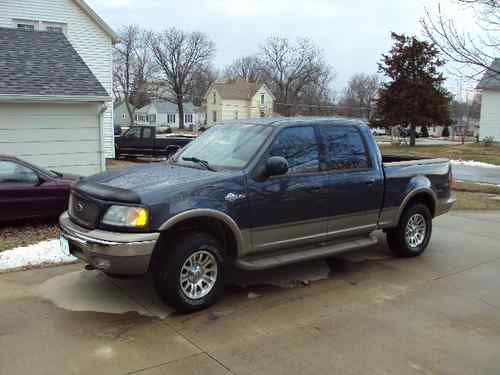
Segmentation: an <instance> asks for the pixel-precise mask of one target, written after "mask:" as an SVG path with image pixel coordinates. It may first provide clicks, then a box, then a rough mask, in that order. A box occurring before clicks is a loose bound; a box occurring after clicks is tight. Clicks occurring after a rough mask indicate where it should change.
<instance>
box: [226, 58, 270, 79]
mask: <svg viewBox="0 0 500 375" xmlns="http://www.w3.org/2000/svg"><path fill="white" fill-rule="evenodd" d="M262 73H263V71H262V64H261V62H260V61H259V58H258V57H257V56H255V55H250V56H244V57H240V58H238V59H236V60H235V61H234V62H233V63H232V64H231V65H229V66H228V67H226V69H225V70H224V78H225V79H226V80H237V79H242V80H245V81H248V82H256V81H261V80H262V79H263V74H262Z"/></svg>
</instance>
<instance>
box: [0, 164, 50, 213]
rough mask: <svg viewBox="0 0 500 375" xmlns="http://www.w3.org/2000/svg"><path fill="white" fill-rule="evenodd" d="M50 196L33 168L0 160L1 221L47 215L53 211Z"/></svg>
mask: <svg viewBox="0 0 500 375" xmlns="http://www.w3.org/2000/svg"><path fill="white" fill-rule="evenodd" d="M51 198H52V196H51V194H50V191H49V190H47V189H46V188H45V187H44V186H43V181H41V180H40V179H39V177H38V175H37V174H36V173H35V172H34V171H33V170H31V169H30V168H27V167H25V166H24V165H20V164H18V163H16V162H14V161H10V160H0V215H1V219H2V221H4V220H7V221H11V220H17V219H24V218H29V217H38V216H49V215H51V214H52V213H53V211H52V209H53V207H52V206H53V203H54V202H53V201H52V200H51ZM47 203H49V204H47Z"/></svg>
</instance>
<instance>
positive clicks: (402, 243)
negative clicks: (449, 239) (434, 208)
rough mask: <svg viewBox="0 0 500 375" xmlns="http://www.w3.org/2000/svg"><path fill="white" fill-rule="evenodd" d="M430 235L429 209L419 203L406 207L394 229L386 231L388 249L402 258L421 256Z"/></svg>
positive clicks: (430, 216) (430, 218) (430, 220)
mask: <svg viewBox="0 0 500 375" xmlns="http://www.w3.org/2000/svg"><path fill="white" fill-rule="evenodd" d="M431 233H432V215H431V212H430V210H429V208H428V207H427V206H426V205H424V204H421V203H417V204H414V205H411V206H409V207H407V208H406V209H405V210H404V212H403V214H402V215H401V218H400V220H399V224H398V226H397V227H396V228H393V229H390V230H389V231H387V243H388V245H389V248H390V249H391V250H392V251H393V252H394V253H395V254H396V255H399V256H402V257H414V256H418V255H420V254H422V253H423V252H424V251H425V249H426V248H427V245H429V240H430V238H431Z"/></svg>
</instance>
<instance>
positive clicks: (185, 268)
mask: <svg viewBox="0 0 500 375" xmlns="http://www.w3.org/2000/svg"><path fill="white" fill-rule="evenodd" d="M165 245H166V246H165V248H162V249H159V250H161V252H160V253H159V255H158V256H156V257H155V258H154V259H153V265H152V269H153V279H154V286H155V290H156V292H157V293H158V295H159V296H160V297H161V298H162V299H163V300H164V301H165V302H166V303H167V304H168V305H170V306H172V307H173V308H175V309H176V310H177V311H179V312H182V313H189V312H193V311H197V310H202V309H205V308H207V307H209V306H211V305H213V304H214V303H215V302H216V301H217V299H218V298H219V297H220V296H221V295H222V293H223V290H224V269H223V268H224V258H223V256H222V254H223V252H222V246H221V245H220V243H219V241H217V240H216V239H215V238H214V237H213V236H211V235H209V234H207V233H198V232H182V233H181V234H179V235H178V236H177V237H175V238H174V239H172V240H171V241H168V243H166V244H165Z"/></svg>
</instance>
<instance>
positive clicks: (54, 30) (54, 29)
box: [47, 26, 63, 33]
mask: <svg viewBox="0 0 500 375" xmlns="http://www.w3.org/2000/svg"><path fill="white" fill-rule="evenodd" d="M47 31H48V32H49V33H62V32H63V28H62V27H61V26H47Z"/></svg>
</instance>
